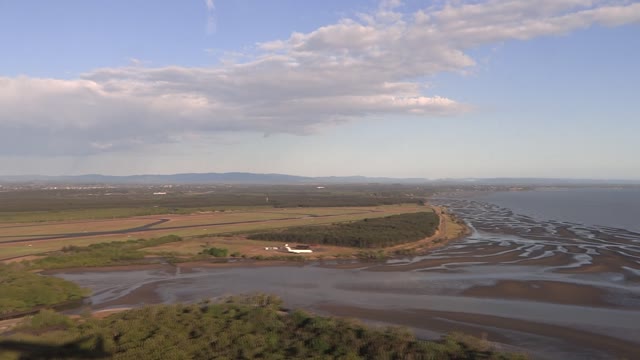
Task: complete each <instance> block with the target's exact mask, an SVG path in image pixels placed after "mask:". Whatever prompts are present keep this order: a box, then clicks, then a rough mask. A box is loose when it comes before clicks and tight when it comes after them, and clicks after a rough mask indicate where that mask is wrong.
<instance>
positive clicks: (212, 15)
mask: <svg viewBox="0 0 640 360" xmlns="http://www.w3.org/2000/svg"><path fill="white" fill-rule="evenodd" d="M204 4H205V6H206V7H207V26H206V30H207V34H213V33H215V32H216V30H217V23H216V5H215V4H214V2H213V0H204Z"/></svg>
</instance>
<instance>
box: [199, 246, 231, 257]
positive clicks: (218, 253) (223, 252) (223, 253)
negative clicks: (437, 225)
mask: <svg viewBox="0 0 640 360" xmlns="http://www.w3.org/2000/svg"><path fill="white" fill-rule="evenodd" d="M228 252H229V250H227V249H225V248H217V247H210V248H208V249H204V250H202V254H206V255H211V256H213V257H227V253H228Z"/></svg>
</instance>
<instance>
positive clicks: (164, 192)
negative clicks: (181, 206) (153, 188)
mask: <svg viewBox="0 0 640 360" xmlns="http://www.w3.org/2000/svg"><path fill="white" fill-rule="evenodd" d="M153 195H167V192H166V191H158V192H154V193H153Z"/></svg>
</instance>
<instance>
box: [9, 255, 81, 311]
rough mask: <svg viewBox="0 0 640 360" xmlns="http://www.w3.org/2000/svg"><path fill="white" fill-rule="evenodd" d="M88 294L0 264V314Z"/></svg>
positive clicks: (65, 284)
mask: <svg viewBox="0 0 640 360" xmlns="http://www.w3.org/2000/svg"><path fill="white" fill-rule="evenodd" d="M88 294H89V292H88V290H85V289H82V288H80V287H79V286H78V285H76V284H74V283H72V282H69V281H66V280H63V279H59V278H55V277H50V276H41V275H38V274H34V273H31V272H28V271H25V270H22V269H19V268H18V267H17V266H12V265H3V264H0V315H4V314H9V313H14V312H20V311H27V310H30V309H33V308H35V307H39V306H47V305H56V304H60V303H64V302H68V301H73V300H80V299H82V298H83V297H84V296H86V295H88Z"/></svg>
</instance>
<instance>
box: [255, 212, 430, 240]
mask: <svg viewBox="0 0 640 360" xmlns="http://www.w3.org/2000/svg"><path fill="white" fill-rule="evenodd" d="M439 222H440V219H439V218H438V215H437V214H435V213H433V212H419V213H409V214H400V215H393V216H387V217H383V218H373V219H364V220H359V221H354V222H350V223H339V224H332V225H322V226H299V227H292V228H288V229H285V230H281V231H272V232H265V233H258V234H252V235H249V239H255V240H270V241H280V242H283V243H296V242H297V243H307V244H324V245H337V246H351V247H359V248H382V247H388V246H393V245H398V244H403V243H407V242H412V241H418V240H421V239H424V238H426V237H429V236H432V235H433V234H434V233H435V232H436V230H437V229H438V224H439Z"/></svg>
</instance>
